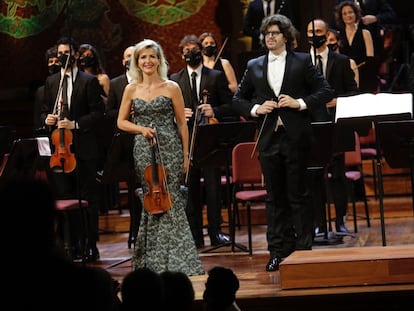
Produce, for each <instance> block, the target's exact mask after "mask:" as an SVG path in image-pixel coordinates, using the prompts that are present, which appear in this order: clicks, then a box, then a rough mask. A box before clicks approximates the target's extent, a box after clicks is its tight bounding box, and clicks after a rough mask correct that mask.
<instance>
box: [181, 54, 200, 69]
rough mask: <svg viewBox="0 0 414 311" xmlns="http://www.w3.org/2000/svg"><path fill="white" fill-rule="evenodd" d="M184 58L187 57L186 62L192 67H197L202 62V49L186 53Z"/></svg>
mask: <svg viewBox="0 0 414 311" xmlns="http://www.w3.org/2000/svg"><path fill="white" fill-rule="evenodd" d="M184 59H185V62H186V63H187V64H188V65H190V66H191V67H196V66H198V65H200V63H201V59H202V56H201V52H200V51H198V52H194V51H191V52H188V53H187V54H184Z"/></svg>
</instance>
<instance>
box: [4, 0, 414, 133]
mask: <svg viewBox="0 0 414 311" xmlns="http://www.w3.org/2000/svg"><path fill="white" fill-rule="evenodd" d="M291 1H293V2H294V6H295V15H296V17H295V20H297V23H296V25H295V26H296V27H297V28H298V29H299V30H300V32H301V33H304V31H305V27H306V24H307V22H308V21H309V20H310V19H311V18H312V17H321V18H324V19H325V20H327V21H331V20H332V8H333V5H334V3H335V1H334V0H325V1H323V0H291ZM248 2H249V1H248V0H198V1H197V0H189V1H175V2H171V1H153V2H152V4H147V3H148V1H143V0H142V1H140V0H119V1H114V0H77V1H60V0H55V1H52V0H46V1H39V2H36V1H35V2H33V1H31V2H29V1H1V2H0V47H1V48H0V125H9V126H13V127H14V128H15V129H16V135H17V136H18V137H28V136H31V135H32V105H33V92H34V90H35V89H36V88H37V87H38V86H39V85H41V84H42V83H43V81H44V79H45V77H46V75H47V72H46V64H45V61H44V52H45V51H46V49H47V48H49V47H50V46H52V45H53V44H54V43H55V42H56V41H57V39H58V38H59V37H61V36H63V35H70V36H73V37H74V38H75V39H76V40H77V41H78V42H79V43H90V44H92V45H94V46H95V47H97V48H98V50H99V52H100V54H101V56H102V58H103V61H104V63H105V68H106V71H107V74H108V75H109V76H110V77H111V78H112V77H114V76H116V75H118V74H120V73H121V72H122V67H121V59H122V53H123V50H124V49H125V47H127V46H128V45H131V44H135V43H136V42H138V41H140V40H142V39H144V38H151V39H154V40H156V41H158V42H159V43H160V44H161V45H162V46H163V48H164V51H165V54H166V57H167V59H168V61H169V63H170V72H175V71H177V70H179V69H180V68H182V66H183V65H184V64H183V62H182V60H181V56H180V54H179V49H178V44H179V42H180V40H181V39H182V37H183V36H184V35H186V34H190V33H194V34H196V35H199V34H201V33H202V32H204V31H209V32H212V33H214V34H216V36H217V37H218V39H219V41H220V42H221V43H223V42H224V40H225V39H226V38H227V43H226V45H225V48H224V49H223V54H222V56H223V57H226V58H228V59H229V60H230V61H231V62H232V64H233V66H234V67H235V70H236V73H237V75H238V78H240V76H241V74H242V72H243V71H244V66H245V61H246V59H245V58H243V55H245V53H246V52H248V50H249V39H248V38H247V37H245V36H244V35H243V34H242V23H243V15H244V13H245V10H246V8H247V4H248ZM389 2H390V3H391V4H392V5H393V6H394V8H395V10H396V11H397V13H398V14H399V16H400V21H399V27H400V31H399V36H398V37H399V38H398V40H399V41H403V42H405V45H404V51H405V52H404V53H401V52H397V53H396V54H397V58H398V59H397V60H396V62H398V63H400V62H406V57H405V56H406V55H407V54H408V52H407V51H411V43H410V42H411V41H410V40H411V38H410V34H409V33H410V31H409V30H408V29H409V27H410V26H411V24H413V22H412V19H413V18H412V17H411V16H410V14H409V12H410V10H409V8H408V4H407V3H409V2H407V1H398V0H394V1H389ZM19 3H20V4H21V5H19ZM42 3H44V6H42V5H41V4H42ZM22 4H25V5H24V6H23V5H22ZM307 49H308V45H307V42H306V38H305V37H304V36H303V35H302V37H301V41H300V44H299V50H307ZM402 55H404V56H402Z"/></svg>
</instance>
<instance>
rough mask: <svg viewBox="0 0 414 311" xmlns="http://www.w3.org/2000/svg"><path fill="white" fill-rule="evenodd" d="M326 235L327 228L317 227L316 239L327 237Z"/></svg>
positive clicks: (315, 231)
mask: <svg viewBox="0 0 414 311" xmlns="http://www.w3.org/2000/svg"><path fill="white" fill-rule="evenodd" d="M325 233H326V231H325V228H322V227H316V228H315V230H314V236H315V237H322V236H325Z"/></svg>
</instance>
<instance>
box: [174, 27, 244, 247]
mask: <svg viewBox="0 0 414 311" xmlns="http://www.w3.org/2000/svg"><path fill="white" fill-rule="evenodd" d="M180 50H181V55H182V59H183V60H184V61H185V62H186V67H185V68H183V69H182V70H180V71H179V72H177V73H174V74H172V75H171V77H170V78H171V80H173V81H176V82H177V83H178V84H179V85H180V87H181V90H182V93H183V97H184V103H185V116H186V118H187V120H188V126H189V130H190V133H191V134H192V133H193V126H194V122H197V125H200V122H201V121H202V120H204V119H205V118H216V119H218V120H219V122H222V121H226V120H227V121H234V120H236V117H235V115H234V112H233V110H232V108H231V99H232V94H231V92H230V90H229V88H228V83H227V80H226V77H225V75H224V73H223V72H221V71H219V70H214V69H210V68H207V67H205V66H203V64H202V55H201V50H202V45H201V41H200V40H199V39H198V37H197V36H196V35H187V36H185V37H184V38H183V39H182V40H181V43H180ZM193 72H195V73H196V77H195V84H196V86H195V88H196V90H195V91H194V93H192V82H191V81H192V73H193ZM203 95H206V96H203ZM200 100H201V101H202V103H201V104H200V105H199V103H200ZM196 114H197V115H198V116H200V117H199V118H197V120H195V116H196ZM201 176H204V185H205V192H206V204H207V220H208V234H209V236H210V241H211V245H212V246H217V245H220V244H224V243H227V242H229V239H228V237H227V236H226V235H224V234H223V233H222V232H221V222H222V219H221V195H220V194H221V170H220V168H219V167H204V168H202V169H200V168H199V167H194V166H191V167H190V172H189V180H188V206H187V216H188V220H189V223H190V227H191V230H192V233H193V237H194V240H195V243H196V245H197V247H198V248H200V247H204V238H203V214H202V208H203V205H202V202H201V201H202V200H201V184H200V178H201Z"/></svg>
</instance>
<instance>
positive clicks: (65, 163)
mask: <svg viewBox="0 0 414 311" xmlns="http://www.w3.org/2000/svg"><path fill="white" fill-rule="evenodd" d="M60 110H61V111H60V114H59V120H63V119H64V118H65V117H66V116H67V112H68V105H67V103H64V102H63V101H62V102H61V109H60ZM51 141H52V144H53V146H54V152H53V154H52V155H51V156H50V160H49V165H50V168H51V169H52V170H53V171H54V172H56V173H70V172H72V171H73V170H74V169H75V168H76V158H75V154H74V153H73V152H71V150H70V146H71V145H72V141H73V134H72V131H71V130H68V129H65V128H61V129H55V130H54V131H53V132H52V135H51Z"/></svg>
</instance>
